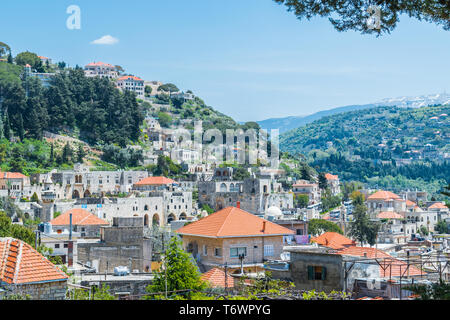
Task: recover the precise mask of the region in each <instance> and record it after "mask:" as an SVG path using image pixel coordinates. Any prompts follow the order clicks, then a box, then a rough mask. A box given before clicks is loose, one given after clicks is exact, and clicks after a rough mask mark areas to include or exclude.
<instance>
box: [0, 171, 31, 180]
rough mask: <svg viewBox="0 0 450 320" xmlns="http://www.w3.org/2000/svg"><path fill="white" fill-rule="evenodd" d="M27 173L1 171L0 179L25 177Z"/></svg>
mask: <svg viewBox="0 0 450 320" xmlns="http://www.w3.org/2000/svg"><path fill="white" fill-rule="evenodd" d="M25 178H27V176H26V175H24V174H21V173H20V172H1V171H0V179H25Z"/></svg>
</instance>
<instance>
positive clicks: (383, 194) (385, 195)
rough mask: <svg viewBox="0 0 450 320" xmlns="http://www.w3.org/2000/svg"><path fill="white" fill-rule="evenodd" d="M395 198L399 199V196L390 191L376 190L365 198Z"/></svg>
mask: <svg viewBox="0 0 450 320" xmlns="http://www.w3.org/2000/svg"><path fill="white" fill-rule="evenodd" d="M391 199H393V200H395V199H399V200H401V198H400V196H399V195H397V194H395V193H392V192H390V191H383V190H381V191H377V192H375V193H374V194H372V195H370V196H369V197H368V198H367V200H391Z"/></svg>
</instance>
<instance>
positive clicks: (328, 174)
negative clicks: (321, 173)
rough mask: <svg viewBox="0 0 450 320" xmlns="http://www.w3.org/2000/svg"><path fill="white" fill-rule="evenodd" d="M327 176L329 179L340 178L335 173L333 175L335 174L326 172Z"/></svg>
mask: <svg viewBox="0 0 450 320" xmlns="http://www.w3.org/2000/svg"><path fill="white" fill-rule="evenodd" d="M325 178H326V179H327V180H338V179H339V177H338V176H335V175H333V174H331V173H325Z"/></svg>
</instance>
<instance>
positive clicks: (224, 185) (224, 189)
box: [220, 183, 227, 192]
mask: <svg viewBox="0 0 450 320" xmlns="http://www.w3.org/2000/svg"><path fill="white" fill-rule="evenodd" d="M220 192H227V185H226V184H225V183H222V184H221V185H220Z"/></svg>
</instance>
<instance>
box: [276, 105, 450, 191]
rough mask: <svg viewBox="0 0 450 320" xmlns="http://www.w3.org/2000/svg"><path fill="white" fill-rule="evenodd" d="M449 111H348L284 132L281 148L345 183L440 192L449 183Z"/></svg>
mask: <svg viewBox="0 0 450 320" xmlns="http://www.w3.org/2000/svg"><path fill="white" fill-rule="evenodd" d="M449 111H450V106H448V105H445V106H430V107H422V108H415V109H405V108H397V107H377V108H372V109H365V110H359V111H352V112H345V113H341V114H336V115H333V116H329V117H324V118H322V119H320V120H317V121H314V122H313V123H311V124H308V125H306V126H304V127H301V128H298V129H295V130H292V131H289V132H287V133H285V134H283V135H282V136H281V138H280V148H281V150H282V151H285V152H289V153H291V154H298V153H300V154H303V155H305V156H306V159H307V161H308V163H309V164H310V165H312V166H313V167H315V168H318V169H320V170H321V171H331V172H333V173H335V174H339V175H340V177H341V179H343V180H358V181H362V182H365V183H368V184H370V185H372V186H378V187H388V188H392V189H394V188H398V189H400V188H410V189H414V188H421V187H424V188H428V190H429V191H430V192H432V193H436V192H437V191H439V190H440V188H441V187H442V184H443V183H444V184H445V182H446V181H447V182H448V181H449V179H450V178H449V177H450V174H449V173H450V172H449V166H448V161H447V162H446V161H445V159H444V154H445V153H449V152H450V132H449V127H450V120H449V119H450V118H449V117H448V114H449ZM404 159H409V160H404Z"/></svg>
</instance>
